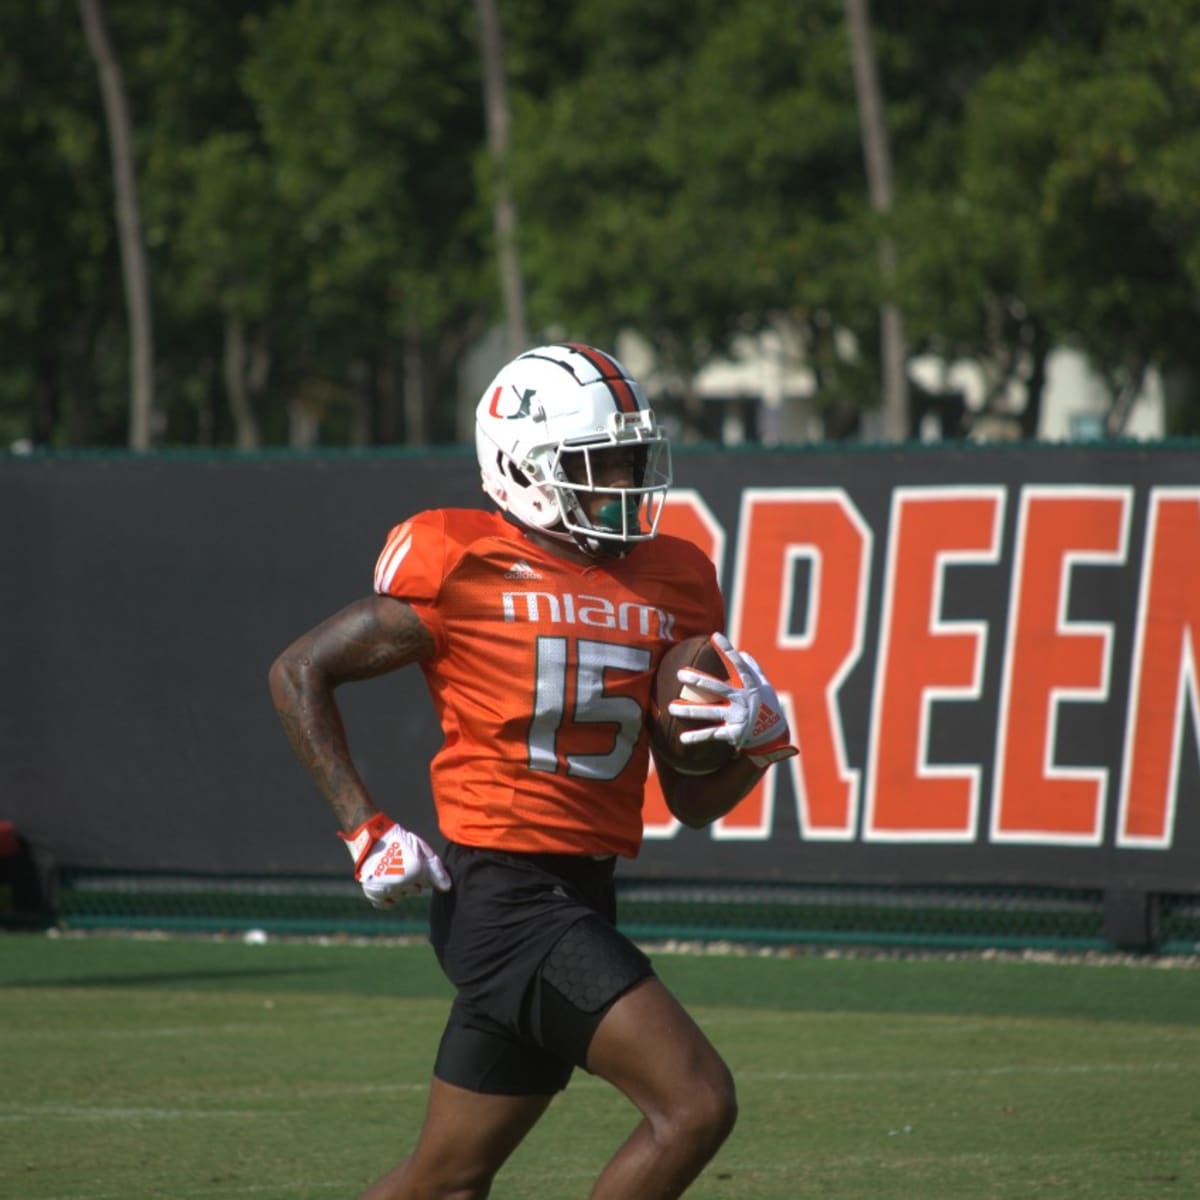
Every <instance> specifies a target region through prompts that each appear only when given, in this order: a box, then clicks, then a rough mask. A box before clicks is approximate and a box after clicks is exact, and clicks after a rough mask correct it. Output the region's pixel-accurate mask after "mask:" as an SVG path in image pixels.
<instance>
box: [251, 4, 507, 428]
mask: <svg viewBox="0 0 1200 1200" xmlns="http://www.w3.org/2000/svg"><path fill="white" fill-rule="evenodd" d="M471 18H472V10H471V8H470V7H469V6H467V5H466V4H464V3H462V2H456V0H434V2H431V3H416V2H415V0H406V2H405V3H397V4H391V5H384V6H380V5H378V4H374V3H371V2H370V0H352V2H349V3H334V2H333V0H295V2H294V3H292V4H290V5H286V6H278V7H275V8H273V9H272V10H271V11H270V12H269V13H268V14H266V15H265V16H264V17H263V18H262V20H261V21H260V22H259V23H258V25H257V28H256V30H255V35H254V51H253V54H252V57H251V59H250V61H249V62H248V64H247V68H246V73H245V84H246V88H247V90H248V93H249V95H250V96H251V98H252V99H253V101H254V103H255V105H256V107H257V109H258V111H259V112H260V113H261V116H262V133H263V139H264V143H265V146H266V149H267V153H268V154H269V157H270V161H271V163H272V169H273V171H274V173H275V179H276V181H277V187H278V193H279V195H280V197H281V198H282V200H283V202H284V203H285V204H286V205H287V206H288V208H289V209H290V211H292V212H293V213H295V214H296V221H297V223H296V227H295V229H294V230H293V238H294V240H295V243H296V245H297V251H298V253H299V255H300V257H301V258H302V259H303V260H304V261H305V262H306V263H307V264H308V275H307V278H306V280H305V283H304V287H305V305H306V309H307V319H308V320H309V321H310V322H311V329H310V337H309V338H308V339H307V345H306V347H305V348H304V349H303V350H302V352H301V357H300V358H298V359H297V360H295V361H293V363H292V371H293V375H294V380H293V384H292V401H293V405H294V406H295V405H299V404H307V405H309V406H310V407H313V408H315V409H318V410H321V411H322V412H323V413H324V415H325V416H326V417H329V418H334V419H336V416H337V413H336V411H335V410H336V409H337V408H339V407H340V408H342V409H345V408H351V409H354V408H356V407H362V406H363V405H364V404H366V403H370V406H371V408H372V410H373V411H372V413H371V421H370V424H371V426H372V437H373V439H374V440H381V441H398V440H404V441H407V442H409V443H410V444H419V443H422V442H425V441H428V440H432V439H437V438H439V437H441V438H444V437H445V436H447V432H448V431H449V434H450V436H453V434H454V432H455V429H456V427H455V424H454V417H455V414H454V412H453V407H452V406H447V405H444V404H441V403H439V400H440V395H439V391H440V389H439V388H438V387H437V381H438V380H439V378H440V377H441V376H442V372H443V371H444V369H445V363H446V362H447V361H448V360H452V359H453V358H454V357H455V356H456V355H457V353H458V352H459V351H460V350H461V348H462V347H463V345H464V344H466V343H467V342H468V341H469V339H470V338H471V337H474V336H477V335H478V333H479V332H481V331H482V329H483V328H484V327H485V324H486V320H487V319H488V318H489V317H490V316H491V315H492V313H494V312H495V310H496V308H497V305H496V302H495V288H494V284H493V277H492V275H491V265H490V264H491V262H492V260H491V258H490V257H489V255H488V253H487V249H488V248H487V243H486V235H485V232H484V231H485V228H486V215H485V214H486V209H484V208H483V207H482V206H481V204H480V202H479V196H478V191H477V187H476V168H477V163H478V156H479V153H480V147H481V146H482V144H483V114H482V112H481V106H480V104H479V99H478V97H479V95H480V82H479V56H478V51H477V46H476V40H475V29H474V28H473V26H472V23H471ZM313 130H319V131H320V137H314V136H313Z"/></svg>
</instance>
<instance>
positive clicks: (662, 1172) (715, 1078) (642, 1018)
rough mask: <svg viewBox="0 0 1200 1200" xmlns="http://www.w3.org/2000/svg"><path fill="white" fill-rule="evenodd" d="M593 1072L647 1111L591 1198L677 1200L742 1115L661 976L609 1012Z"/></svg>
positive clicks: (596, 1038)
mask: <svg viewBox="0 0 1200 1200" xmlns="http://www.w3.org/2000/svg"><path fill="white" fill-rule="evenodd" d="M587 1067H588V1070H589V1071H592V1072H593V1073H594V1074H596V1075H599V1076H601V1077H602V1078H604V1079H607V1080H608V1081H609V1082H610V1083H612V1084H613V1085H614V1086H615V1087H617V1088H619V1089H620V1090H621V1091H622V1092H623V1093H624V1094H625V1095H626V1096H627V1097H628V1098H629V1099H630V1100H631V1101H632V1102H633V1103H634V1104H635V1105H636V1106H637V1108H638V1110H639V1111H640V1112H641V1113H642V1119H641V1121H640V1122H639V1123H638V1125H637V1127H636V1128H635V1129H634V1131H633V1133H632V1134H631V1135H630V1136H629V1138H628V1139H627V1140H626V1141H625V1143H624V1144H623V1145H622V1146H621V1148H620V1149H619V1150H618V1151H617V1153H616V1154H615V1155H614V1156H613V1158H612V1159H611V1160H610V1161H609V1163H608V1166H607V1167H605V1169H604V1171H603V1172H602V1173H601V1175H600V1178H599V1179H597V1181H596V1184H595V1187H594V1188H593V1190H592V1193H591V1196H592V1200H623V1198H628V1197H630V1196H638V1197H653V1198H654V1200H673V1198H674V1197H676V1196H680V1195H682V1194H683V1191H684V1189H685V1188H686V1187H687V1186H688V1184H690V1183H691V1182H692V1180H693V1179H695V1178H696V1176H697V1175H698V1174H699V1173H700V1172H701V1171H702V1170H703V1169H704V1166H705V1164H706V1163H708V1161H709V1160H710V1159H711V1158H712V1156H713V1155H714V1154H715V1153H716V1152H717V1150H718V1149H719V1148H720V1146H721V1143H722V1142H724V1140H725V1139H726V1137H728V1136H729V1133H730V1130H732V1128H733V1124H734V1121H735V1120H736V1117H737V1100H736V1097H735V1092H734V1086H733V1078H732V1076H731V1075H730V1073H729V1068H728V1067H727V1066H726V1065H725V1063H724V1061H723V1060H722V1059H721V1056H720V1055H719V1054H718V1053H717V1052H716V1050H715V1049H714V1048H713V1046H712V1044H711V1043H710V1042H709V1040H708V1038H706V1037H705V1036H704V1034H703V1032H702V1031H701V1030H700V1027H699V1026H698V1025H697V1024H696V1023H695V1021H693V1020H692V1018H691V1017H690V1016H689V1015H688V1013H687V1012H686V1010H685V1009H684V1008H683V1006H682V1005H681V1004H680V1003H679V1001H678V1000H676V998H675V997H674V996H673V995H672V994H671V993H670V992H669V991H668V990H667V988H666V987H665V986H664V985H663V984H662V983H661V982H660V981H659V980H658V979H657V978H655V977H650V978H647V979H644V980H643V981H642V982H641V983H638V984H636V985H635V986H634V987H632V988H631V989H630V990H629V991H627V992H625V993H624V994H623V995H622V996H620V997H619V998H618V999H617V1000H616V1002H615V1003H614V1004H613V1005H612V1007H611V1008H609V1010H608V1011H607V1012H606V1013H605V1015H604V1018H603V1019H602V1020H601V1022H600V1024H599V1026H598V1027H597V1029H596V1032H595V1034H594V1035H593V1037H592V1040H591V1043H590V1045H589V1047H588V1052H587Z"/></svg>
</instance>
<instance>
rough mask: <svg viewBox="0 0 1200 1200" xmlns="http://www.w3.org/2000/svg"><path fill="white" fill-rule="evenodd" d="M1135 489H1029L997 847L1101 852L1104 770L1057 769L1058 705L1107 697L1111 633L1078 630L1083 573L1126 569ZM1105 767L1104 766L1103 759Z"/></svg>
mask: <svg viewBox="0 0 1200 1200" xmlns="http://www.w3.org/2000/svg"><path fill="white" fill-rule="evenodd" d="M1129 507H1130V489H1129V488H1123V487H1112V488H1106V487H1060V488H1054V487H1028V488H1025V489H1024V490H1023V492H1022V494H1021V517H1020V522H1019V525H1018V528H1017V544H1016V549H1015V551H1014V556H1013V557H1014V563H1013V594H1012V598H1011V600H1010V607H1009V615H1008V643H1007V646H1006V647H1005V650H1006V655H1005V664H1004V683H1003V686H1002V689H1001V695H1000V727H999V732H998V736H997V745H996V781H995V788H994V791H993V802H992V840H993V841H997V842H1044V843H1054V844H1065V845H1084V846H1094V845H1098V844H1099V842H1100V840H1101V838H1102V837H1103V834H1104V799H1105V795H1104V793H1105V788H1106V784H1107V780H1108V771H1107V769H1106V768H1104V767H1058V766H1055V765H1054V755H1055V748H1056V745H1057V741H1058V736H1057V735H1058V710H1059V705H1061V704H1063V703H1064V702H1067V701H1093V702H1094V701H1100V700H1106V699H1107V698H1108V695H1109V677H1110V672H1111V666H1112V652H1111V651H1112V625H1111V624H1110V623H1109V622H1106V621H1105V622H1083V621H1072V620H1071V619H1070V618H1069V616H1068V613H1069V611H1070V607H1071V582H1072V580H1071V573H1072V571H1073V569H1074V568H1075V567H1076V566H1077V565H1082V564H1089V563H1094V564H1101V565H1118V564H1120V563H1122V562H1124V561H1125V555H1126V544H1127V540H1128V532H1129ZM1100 757H1102V756H1100Z"/></svg>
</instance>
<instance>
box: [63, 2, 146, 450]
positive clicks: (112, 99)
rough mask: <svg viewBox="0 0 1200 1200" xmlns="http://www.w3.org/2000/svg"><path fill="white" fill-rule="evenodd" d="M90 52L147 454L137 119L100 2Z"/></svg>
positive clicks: (137, 427)
mask: <svg viewBox="0 0 1200 1200" xmlns="http://www.w3.org/2000/svg"><path fill="white" fill-rule="evenodd" d="M79 11H80V15H81V17H82V19H83V27H84V31H85V33H86V35H87V42H88V48H89V49H90V50H91V52H92V57H93V58H94V59H95V60H96V69H97V72H98V74H99V77H100V95H101V98H102V99H103V102H104V117H105V123H106V125H107V127H108V139H109V151H110V154H111V155H112V174H113V187H114V193H115V203H116V216H117V230H118V234H119V237H118V242H119V245H120V247H121V268H122V274H123V276H124V280H125V302H126V308H127V311H128V316H129V342H130V359H131V361H132V364H133V365H132V371H131V375H132V395H131V400H130V411H129V445H130V447H131V448H132V449H134V450H148V449H149V448H150V442H151V438H152V436H153V420H154V320H153V312H152V308H151V301H150V272H149V268H148V266H147V259H146V244H145V239H144V236H143V231H142V214H141V205H140V202H139V199H138V187H137V168H136V165H135V162H134V152H133V121H132V118H131V117H130V113H129V103H128V100H127V98H126V94H125V81H124V77H123V75H122V72H121V64H120V61H119V59H118V57H117V54H116V51H115V50H114V48H113V44H112V39H111V38H110V37H109V33H108V27H107V24H106V22H105V18H104V6H103V3H102V0H79Z"/></svg>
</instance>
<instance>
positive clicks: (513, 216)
mask: <svg viewBox="0 0 1200 1200" xmlns="http://www.w3.org/2000/svg"><path fill="white" fill-rule="evenodd" d="M478 6H479V37H480V50H481V54H482V58H483V106H484V115H485V117H486V118H487V136H488V152H489V154H490V155H491V159H492V171H493V178H494V181H495V198H494V201H493V205H492V224H493V227H494V229H495V233H496V254H497V257H498V259H499V267H500V286H501V291H502V294H503V298H504V326H505V332H506V335H507V338H508V350H509V353H510V354H512V355H516V354H519V353H520V352H521V351H522V350H524V349H525V348H526V347H527V346H528V345H529V333H528V330H527V328H526V322H525V281H524V278H523V277H522V274H521V259H520V254H519V252H518V250H517V204H516V201H515V200H514V199H513V194H512V184H511V182H510V180H509V175H508V160H509V129H510V126H511V125H512V117H511V115H510V113H509V107H508V91H507V88H506V86H505V82H504V39H503V35H502V33H501V30H500V13H499V11H498V9H497V5H496V0H478Z"/></svg>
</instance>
